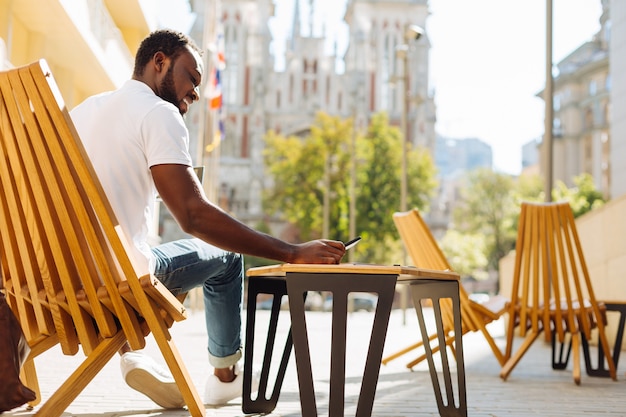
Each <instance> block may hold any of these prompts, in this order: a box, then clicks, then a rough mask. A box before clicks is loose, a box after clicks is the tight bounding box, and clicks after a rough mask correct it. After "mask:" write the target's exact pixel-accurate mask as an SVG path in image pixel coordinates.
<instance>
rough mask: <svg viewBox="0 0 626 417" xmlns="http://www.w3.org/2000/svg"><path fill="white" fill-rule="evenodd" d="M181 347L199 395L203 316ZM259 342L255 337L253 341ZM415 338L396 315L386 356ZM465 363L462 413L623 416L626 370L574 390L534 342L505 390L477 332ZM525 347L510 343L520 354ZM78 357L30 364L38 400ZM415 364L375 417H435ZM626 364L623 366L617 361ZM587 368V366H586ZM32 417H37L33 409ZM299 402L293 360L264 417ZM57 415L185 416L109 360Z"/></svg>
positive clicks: (318, 323)
mask: <svg viewBox="0 0 626 417" xmlns="http://www.w3.org/2000/svg"><path fill="white" fill-rule="evenodd" d="M284 313H285V316H284V317H285V319H284V320H283V318H282V317H283V316H281V321H280V323H279V324H280V326H279V327H280V328H279V336H278V338H279V340H283V339H280V338H281V337H284V336H285V334H286V331H287V329H288V326H289V324H288V320H287V318H286V317H287V315H286V314H288V313H286V312H284ZM268 317H269V312H267V311H260V312H259V316H258V318H257V325H258V326H259V327H257V328H263V326H264V325H266V323H267V321H268ZM330 317H331V316H330V313H323V312H308V313H307V327H308V331H309V334H310V339H309V340H310V344H311V346H312V347H314V348H312V361H313V363H314V369H313V376H314V380H315V387H316V392H317V407H318V412H319V415H320V416H322V415H328V408H327V404H328V393H327V388H328V385H327V384H328V375H329V373H328V369H329V366H328V365H329V348H328V346H329V343H330V341H329V339H330V332H329V329H330ZM371 318H372V313H366V312H356V313H352V314H351V315H350V317H349V322H348V339H349V342H348V351H349V352H350V354H349V355H348V358H347V378H346V407H345V415H346V416H354V413H355V409H356V401H357V396H358V391H359V388H360V384H359V382H360V375H362V372H363V362H362V358H364V355H365V349H366V346H367V340H368V339H369V329H370V327H371ZM490 329H491V331H492V332H493V333H495V334H496V335H499V337H498V343H500V345H501V346H502V345H503V344H504V324H503V322H502V321H500V322H495V323H492V324H490ZM172 333H173V335H174V338H175V340H176V342H177V345H178V348H179V350H180V351H181V354H182V355H183V358H184V360H185V363H186V365H187V367H188V368H189V371H190V373H191V376H192V378H193V380H194V382H195V384H196V387H197V388H198V390H199V392H200V395H201V396H202V395H203V392H204V383H205V378H206V375H207V374H208V373H209V371H210V368H209V366H208V364H207V359H206V357H207V355H206V350H205V346H206V341H205V328H204V315H203V313H202V312H195V313H192V314H191V315H190V317H189V319H188V320H186V321H184V322H181V323H177V324H176V325H175V326H174V328H173V329H172ZM256 339H257V342H258V341H259V336H257V337H256ZM418 339H419V336H418V332H417V319H416V317H415V313H414V311H413V310H409V311H407V312H406V315H405V314H403V312H402V311H401V310H394V311H393V312H392V315H391V318H390V323H389V330H388V335H387V340H386V344H385V354H389V353H391V352H395V351H397V350H398V349H400V348H403V347H405V346H406V345H408V344H409V343H413V342H415V341H416V340H418ZM463 340H464V349H465V358H466V379H467V402H468V414H469V416H472V417H494V416H495V417H518V416H519V417H522V416H524V417H527V416H542V417H559V416H570V417H571V416H626V375H625V368H624V363H621V364H620V365H621V366H620V367H619V368H618V381H612V380H611V379H609V378H597V377H595V378H594V377H589V376H587V375H586V374H585V373H584V371H583V376H582V383H581V385H580V386H577V385H575V384H574V382H573V379H572V374H571V363H570V367H569V369H568V370H564V371H554V370H552V369H551V366H550V360H551V359H550V355H551V349H550V346H549V345H548V344H546V343H544V342H543V340H541V339H539V340H537V341H536V342H535V343H534V345H533V346H532V347H531V349H530V351H529V352H528V353H527V354H526V355H525V356H524V358H522V361H521V362H520V363H519V364H518V365H517V367H516V368H515V369H514V370H513V373H512V374H511V375H510V377H509V379H508V380H507V381H506V382H504V381H502V380H501V379H500V377H499V376H498V374H499V370H500V367H499V365H498V363H497V361H496V360H495V358H494V357H493V355H492V353H491V350H490V349H489V347H488V345H487V343H486V342H485V340H484V339H483V338H482V337H481V336H480V334H476V333H471V334H468V335H466V336H465V337H464V339H463ZM520 342H521V339H519V338H518V339H516V343H517V345H516V346H519V343H520ZM146 350H147V351H149V352H152V353H154V355H153V356H154V357H155V359H156V360H157V361H159V362H160V363H164V362H163V359H162V357H161V356H160V354H159V353H158V350H157V348H156V344H155V343H154V340H152V339H150V340H149V343H148V346H147V347H146ZM81 357H82V354H81V353H79V354H78V355H77V356H76V357H65V356H63V355H62V354H61V353H60V350H58V349H57V348H54V349H51V350H50V351H49V352H46V353H45V354H44V355H42V356H40V357H39V358H38V360H37V361H36V364H37V368H38V372H39V377H40V383H41V387H42V392H43V397H44V399H46V398H48V397H49V395H50V393H51V392H52V391H53V390H54V389H56V387H58V385H59V384H60V382H61V381H62V380H63V378H65V377H67V375H68V374H69V372H70V371H71V370H73V369H74V367H75V366H76V364H77V363H78V361H79V360H80V359H81ZM412 358H413V355H411V354H407V355H406V356H405V357H401V358H399V359H396V360H395V361H392V362H390V363H389V364H388V365H385V366H381V371H380V378H379V382H378V387H377V392H376V398H375V402H374V409H373V415H374V416H381V417H385V416H389V417H402V416H406V417H418V416H420V417H421V416H438V415H439V413H438V411H437V406H436V403H435V399H434V395H433V389H432V385H431V381H430V375H429V372H428V369H427V367H426V364H425V363H424V364H420V365H418V366H417V367H416V368H415V369H414V370H413V372H411V371H409V370H408V369H406V368H405V364H406V363H407V362H408V361H409V360H411V359H412ZM622 362H626V358H624V359H622ZM583 366H584V365H583ZM206 410H207V411H206V415H207V416H215V417H235V416H243V415H244V414H243V412H242V411H241V401H240V400H234V401H232V402H231V403H230V404H228V405H227V406H224V407H219V408H214V407H208V406H207V409H206ZM34 411H36V409H35V410H34ZM34 411H30V412H28V411H26V410H25V409H24V408H22V409H16V410H13V411H12V412H9V413H5V415H7V416H31V415H33V414H34ZM300 415H301V411H300V403H299V396H298V385H297V378H296V366H295V361H294V359H293V354H292V358H291V360H290V362H289V367H288V370H287V374H286V379H285V383H284V385H283V389H282V393H281V397H280V400H279V402H278V406H277V408H276V409H275V410H274V412H273V413H272V414H270V415H269V417H278V416H280V417H287V416H290V417H291V416H293V417H296V416H300ZM63 416H66V417H69V416H72V417H148V416H150V417H153V416H154V417H156V416H159V417H183V416H189V413H188V412H186V411H185V410H162V409H159V408H158V407H157V406H156V405H155V404H154V403H152V402H151V401H150V400H149V399H147V398H146V397H143V396H142V395H141V394H139V393H137V392H135V391H133V390H132V389H130V388H128V387H127V386H126V385H125V383H124V381H123V380H122V377H121V375H120V372H119V360H118V358H117V357H116V358H114V359H113V360H111V362H110V363H108V364H107V365H106V367H105V368H104V370H103V371H102V372H101V373H100V374H99V375H98V376H96V378H95V379H94V380H93V381H92V382H91V383H90V384H89V385H88V386H87V388H86V389H85V390H84V391H83V393H82V394H81V395H80V396H79V397H78V398H77V399H76V400H75V401H74V402H73V403H72V404H71V405H70V407H69V408H68V409H67V410H66V412H65V413H64V414H63Z"/></svg>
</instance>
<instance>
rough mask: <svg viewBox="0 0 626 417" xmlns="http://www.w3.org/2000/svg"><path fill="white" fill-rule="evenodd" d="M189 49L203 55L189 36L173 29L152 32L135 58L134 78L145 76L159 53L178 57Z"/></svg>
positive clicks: (172, 57) (174, 57)
mask: <svg viewBox="0 0 626 417" xmlns="http://www.w3.org/2000/svg"><path fill="white" fill-rule="evenodd" d="M187 47H190V48H191V49H192V50H195V51H197V52H198V54H202V51H201V50H200V48H198V46H197V45H196V43H195V42H194V41H193V40H192V39H191V38H190V37H189V36H187V35H185V34H184V33H182V32H178V31H175V30H171V29H161V30H156V31H154V32H152V33H151V34H150V35H148V37H147V38H145V39H144V40H143V41H141V45H139V49H138V50H137V55H136V56H135V68H134V69H133V76H135V77H138V76H141V75H143V71H144V69H145V68H146V65H148V62H150V60H151V59H152V57H153V56H154V54H156V53H157V52H163V53H164V54H165V55H166V56H167V57H168V58H171V59H176V57H177V56H178V55H179V54H180V53H181V52H182V51H184V50H185V49H186V48H187Z"/></svg>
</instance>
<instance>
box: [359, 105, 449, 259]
mask: <svg viewBox="0 0 626 417" xmlns="http://www.w3.org/2000/svg"><path fill="white" fill-rule="evenodd" d="M401 138H402V136H401V133H400V130H399V129H398V128H397V127H394V126H390V125H389V119H388V117H387V114H386V113H378V114H375V115H374V116H373V117H372V120H371V122H370V125H369V127H368V130H367V133H366V135H365V137H364V138H363V140H362V141H360V142H359V148H358V149H359V156H360V158H359V160H362V161H363V162H362V165H361V166H359V169H358V173H359V174H358V184H359V187H358V189H359V191H358V198H357V207H358V210H357V212H358V217H357V225H358V230H359V233H360V234H361V235H362V236H363V237H364V239H363V242H362V243H360V244H359V246H362V247H361V248H359V249H360V251H361V252H363V253H364V254H365V256H366V257H367V259H369V260H370V261H371V262H390V261H391V260H390V258H389V249H390V248H391V247H393V245H392V243H391V242H392V241H397V240H398V233H397V231H396V228H395V225H394V223H393V218H392V215H393V213H394V212H396V211H399V209H400V175H401V169H402V154H401V152H402V143H403V141H402V140H401ZM407 148H408V153H407V205H408V208H413V207H416V208H418V209H420V210H422V211H426V210H427V209H428V205H429V202H430V200H431V198H432V196H433V193H434V190H435V188H436V186H437V182H436V180H435V165H434V162H433V159H432V157H431V156H430V154H429V153H428V152H426V151H425V150H423V149H410V148H409V147H408V144H407ZM381 242H382V243H384V244H382V245H381ZM395 248H396V249H401V246H400V245H396V246H395ZM394 259H395V262H398V261H399V260H400V259H399V258H398V257H397V256H395V258H394Z"/></svg>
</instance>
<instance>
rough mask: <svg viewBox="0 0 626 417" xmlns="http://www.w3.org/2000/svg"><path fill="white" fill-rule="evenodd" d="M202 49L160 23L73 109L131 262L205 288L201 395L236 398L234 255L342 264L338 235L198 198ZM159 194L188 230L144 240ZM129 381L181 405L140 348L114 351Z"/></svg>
mask: <svg viewBox="0 0 626 417" xmlns="http://www.w3.org/2000/svg"><path fill="white" fill-rule="evenodd" d="M202 75H203V64H202V60H201V58H200V50H199V49H198V47H197V46H196V45H195V44H194V42H193V41H192V40H191V39H190V38H189V37H187V36H186V35H184V34H182V33H179V32H175V31H171V30H159V31H156V32H153V33H151V34H150V35H149V36H148V37H147V38H146V39H144V40H143V41H142V43H141V45H140V47H139V50H138V51H137V56H136V58H135V66H134V70H133V76H132V79H131V80H128V81H127V82H126V83H125V84H124V85H123V86H122V87H121V88H119V89H118V90H116V91H112V92H107V93H103V94H99V95H96V96H94V97H90V98H88V99H87V100H85V101H84V102H83V103H81V104H80V105H78V106H77V107H76V108H75V109H73V110H72V112H71V116H72V119H73V121H74V124H75V126H76V128H77V130H78V133H79V135H80V137H81V139H82V141H83V143H84V145H85V148H86V151H87V153H88V155H89V157H90V159H91V162H92V163H93V165H94V168H95V170H96V173H97V175H98V178H99V180H100V182H101V183H102V186H103V188H104V191H105V193H106V195H107V197H108V199H109V201H110V203H111V205H112V207H113V210H114V212H115V215H116V216H117V219H118V221H119V222H120V225H121V226H122V228H123V230H124V232H125V234H126V236H127V238H128V240H129V241H130V242H132V243H133V250H134V252H135V253H134V260H135V261H136V262H138V265H139V267H140V268H143V269H145V270H146V271H150V272H151V273H153V274H154V275H155V276H156V277H157V278H158V279H159V280H160V281H161V282H163V284H164V285H165V286H166V287H167V288H168V289H170V291H172V292H173V293H174V294H178V293H184V292H187V291H189V290H191V289H193V288H196V287H202V288H203V291H204V305H205V307H204V308H205V316H206V327H207V333H208V351H209V363H210V364H211V365H212V366H213V367H214V373H213V375H209V377H208V380H207V384H206V388H205V398H204V400H205V402H206V403H207V404H210V405H221V404H225V403H227V402H228V401H230V400H232V399H234V398H237V397H240V396H241V393H242V380H243V375H242V374H241V367H240V366H239V365H238V362H239V361H240V359H241V356H242V353H241V334H240V333H241V308H242V286H243V277H244V266H243V257H242V255H241V253H244V254H248V255H252V256H257V257H263V258H267V259H272V260H276V261H279V262H288V263H324V264H336V263H339V262H340V260H341V258H342V257H343V255H344V253H345V248H344V245H343V243H341V242H339V241H333V240H325V239H320V240H313V241H309V242H305V243H301V244H291V243H287V242H285V241H282V240H280V239H277V238H274V237H271V236H269V235H267V234H264V233H261V232H258V231H255V230H253V229H251V228H249V227H248V226H246V225H245V224H243V223H241V222H239V221H238V220H236V219H234V218H233V217H231V216H230V215H228V214H227V213H226V212H224V211H223V210H222V209H220V208H219V207H218V206H216V205H215V204H213V203H212V202H210V201H209V200H208V199H207V197H206V196H205V194H204V192H203V190H202V186H201V184H200V182H199V180H198V178H197V176H196V175H195V174H194V171H193V168H192V159H191V156H190V154H189V149H188V147H189V133H188V130H187V128H186V126H185V123H184V120H183V116H184V115H185V113H186V112H187V110H188V109H189V106H190V105H191V104H192V103H193V102H194V101H197V100H198V99H199V87H200V82H201V80H202ZM156 195H159V196H160V197H161V199H162V200H163V202H164V203H165V205H166V206H167V208H168V209H169V211H170V212H171V213H172V215H173V216H174V218H175V219H176V221H177V222H178V224H179V225H180V227H181V228H182V230H184V231H185V232H187V233H189V234H190V235H192V236H193V237H194V238H192V239H183V240H178V241H175V242H169V243H165V244H162V245H159V246H156V247H153V248H151V247H150V246H149V244H148V231H149V229H150V225H151V224H152V216H153V212H152V208H153V206H154V202H155V197H156ZM120 353H121V354H122V358H121V368H122V372H123V375H124V378H125V380H126V382H127V383H128V384H129V385H130V386H131V387H132V388H134V389H136V390H138V391H140V392H142V393H144V394H145V395H147V396H148V397H150V398H151V399H152V400H153V401H154V402H156V403H157V404H159V405H160V406H162V407H165V408H180V407H182V406H183V405H184V401H183V399H182V395H181V394H180V392H179V390H178V388H177V386H176V383H175V382H174V379H173V378H172V376H171V375H170V373H169V372H168V371H167V370H165V369H163V368H161V367H160V366H159V365H158V364H156V363H155V362H154V361H153V360H152V359H151V358H150V357H148V356H147V355H145V354H144V353H142V352H140V351H135V352H131V351H130V348H129V347H128V346H126V347H125V348H124V349H122V351H121V352H120Z"/></svg>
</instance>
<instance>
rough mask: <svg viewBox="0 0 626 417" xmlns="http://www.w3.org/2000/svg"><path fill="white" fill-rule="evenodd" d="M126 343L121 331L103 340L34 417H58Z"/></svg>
mask: <svg viewBox="0 0 626 417" xmlns="http://www.w3.org/2000/svg"><path fill="white" fill-rule="evenodd" d="M125 342H126V336H125V335H124V332H123V331H119V332H118V333H117V334H116V335H115V336H113V337H112V338H109V339H104V340H103V341H102V342H101V343H100V344H99V345H98V346H97V347H96V348H95V349H94V350H93V351H92V352H91V353H90V354H89V356H87V358H86V359H85V360H84V361H83V362H82V363H81V364H80V366H79V367H78V368H77V369H76V370H75V371H74V372H73V373H72V375H70V377H69V378H68V379H67V380H66V381H65V382H64V383H63V385H61V387H59V389H57V390H56V392H55V393H54V394H52V396H51V397H50V398H49V399H48V401H46V402H45V403H44V405H43V406H41V408H40V409H39V410H37V413H36V414H35V416H36V417H59V416H60V415H61V414H63V412H64V411H65V410H66V409H67V407H69V405H70V404H71V403H72V402H73V401H74V399H75V398H76V397H77V396H78V395H79V394H80V393H81V392H82V391H83V389H85V387H86V386H87V384H89V382H91V380H92V379H93V378H94V377H95V376H96V375H97V374H98V372H100V370H101V369H102V368H103V367H104V365H106V364H107V363H108V362H109V360H111V358H112V357H113V356H114V355H115V354H116V353H117V351H118V350H119V349H120V348H121V347H122V345H123V344H124V343H125Z"/></svg>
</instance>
